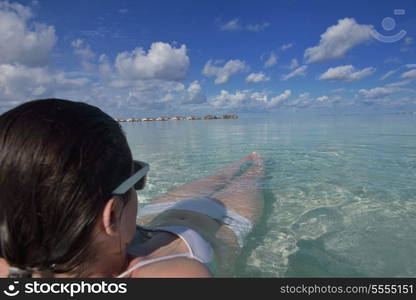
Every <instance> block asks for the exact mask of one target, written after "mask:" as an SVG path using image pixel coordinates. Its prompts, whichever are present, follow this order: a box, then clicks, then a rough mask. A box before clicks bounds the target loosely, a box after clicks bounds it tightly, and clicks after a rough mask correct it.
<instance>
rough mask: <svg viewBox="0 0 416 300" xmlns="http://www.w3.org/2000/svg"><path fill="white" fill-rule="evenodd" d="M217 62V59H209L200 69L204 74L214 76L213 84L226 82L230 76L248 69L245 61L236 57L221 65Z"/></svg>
mask: <svg viewBox="0 0 416 300" xmlns="http://www.w3.org/2000/svg"><path fill="white" fill-rule="evenodd" d="M218 64H219V62H218V61H215V62H213V61H212V60H209V61H208V62H207V63H206V64H205V66H204V69H203V71H202V73H203V74H204V75H205V76H208V77H216V79H215V84H223V83H226V82H227V81H228V80H229V79H230V77H231V76H233V75H235V74H238V73H241V72H244V71H246V70H248V67H247V65H246V63H245V62H244V61H241V60H238V59H234V60H229V61H227V62H226V63H225V64H224V66H222V67H219V66H218Z"/></svg>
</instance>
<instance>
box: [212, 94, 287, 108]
mask: <svg viewBox="0 0 416 300" xmlns="http://www.w3.org/2000/svg"><path fill="white" fill-rule="evenodd" d="M291 94H292V92H291V91H290V90H285V91H284V92H283V93H281V94H280V95H277V96H275V97H270V96H269V95H268V94H267V93H264V92H251V91H250V90H242V91H240V90H238V91H236V92H234V93H230V92H228V91H226V90H222V91H221V92H220V94H219V95H217V96H214V97H213V98H212V99H211V100H210V104H211V105H212V106H213V107H215V108H217V109H234V110H235V109H239V110H249V111H250V110H265V109H270V108H274V107H277V106H278V105H280V104H281V103H282V102H283V101H285V100H286V99H288V98H289V97H290V96H291Z"/></svg>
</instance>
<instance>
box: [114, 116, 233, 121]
mask: <svg viewBox="0 0 416 300" xmlns="http://www.w3.org/2000/svg"><path fill="white" fill-rule="evenodd" d="M217 119H221V120H227V119H238V115H223V116H213V115H206V116H203V117H196V116H190V117H180V116H176V117H170V118H168V117H157V118H128V119H120V118H115V119H114V120H116V121H117V122H149V121H178V120H217Z"/></svg>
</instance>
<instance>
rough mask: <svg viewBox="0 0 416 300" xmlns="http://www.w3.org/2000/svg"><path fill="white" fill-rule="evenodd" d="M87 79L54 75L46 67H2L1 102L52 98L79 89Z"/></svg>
mask: <svg viewBox="0 0 416 300" xmlns="http://www.w3.org/2000/svg"><path fill="white" fill-rule="evenodd" d="M87 83H88V80H87V79H85V78H79V77H75V78H74V77H71V76H69V74H66V73H62V72H61V73H53V72H50V71H49V70H48V69H47V68H45V67H27V66H24V65H18V64H2V65H0V100H2V101H10V100H28V99H33V98H43V97H50V96H52V95H54V94H55V93H56V92H58V91H59V92H60V91H64V90H69V89H79V88H80V87H83V86H85V85H86V84H87Z"/></svg>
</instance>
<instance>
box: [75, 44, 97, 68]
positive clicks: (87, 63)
mask: <svg viewBox="0 0 416 300" xmlns="http://www.w3.org/2000/svg"><path fill="white" fill-rule="evenodd" d="M71 46H72V47H73V48H74V54H75V55H76V56H78V57H79V59H80V60H81V65H82V67H83V69H84V70H86V71H92V70H93V69H94V68H95V64H94V63H92V62H91V60H94V59H95V58H96V54H95V53H94V52H93V51H92V50H91V47H90V45H88V44H86V43H85V41H84V40H82V39H77V40H74V41H72V43H71Z"/></svg>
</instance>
